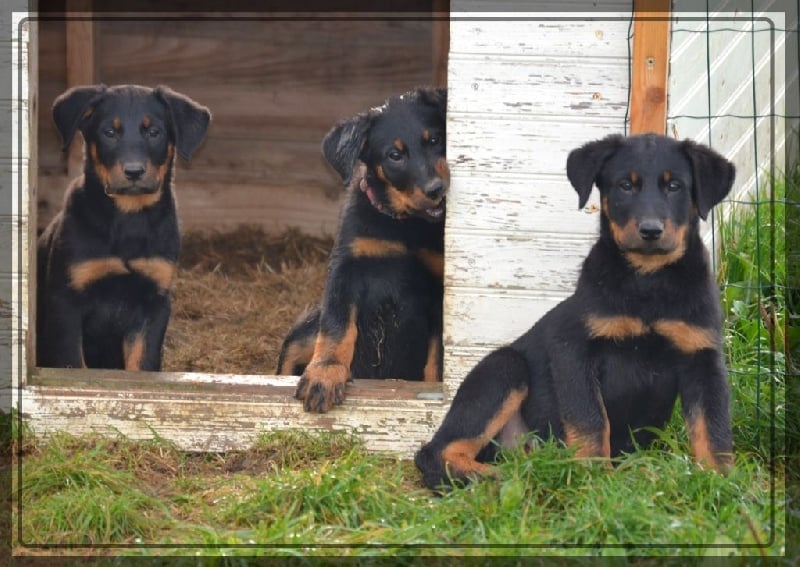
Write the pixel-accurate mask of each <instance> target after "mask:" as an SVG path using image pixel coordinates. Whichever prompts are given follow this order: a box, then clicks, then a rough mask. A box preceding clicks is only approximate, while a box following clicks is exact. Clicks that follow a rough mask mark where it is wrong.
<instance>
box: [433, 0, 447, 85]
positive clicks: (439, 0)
mask: <svg viewBox="0 0 800 567" xmlns="http://www.w3.org/2000/svg"><path fill="white" fill-rule="evenodd" d="M432 15H433V17H434V18H436V19H435V20H433V44H432V46H431V47H432V49H431V56H432V58H433V61H432V63H433V76H432V78H431V84H432V85H433V86H435V87H446V86H447V57H448V55H449V52H450V0H433V6H432Z"/></svg>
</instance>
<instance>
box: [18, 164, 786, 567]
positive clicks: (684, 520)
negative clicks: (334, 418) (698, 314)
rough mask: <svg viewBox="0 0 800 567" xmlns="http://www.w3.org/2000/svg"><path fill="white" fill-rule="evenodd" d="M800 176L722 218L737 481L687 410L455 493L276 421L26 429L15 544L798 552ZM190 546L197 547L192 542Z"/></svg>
mask: <svg viewBox="0 0 800 567" xmlns="http://www.w3.org/2000/svg"><path fill="white" fill-rule="evenodd" d="M799 187H800V168H795V169H794V170H792V171H790V172H789V173H788V174H787V176H786V181H785V182H784V181H779V182H776V183H775V184H774V188H773V194H774V203H775V206H774V209H770V206H769V205H768V204H766V205H765V204H763V203H762V204H760V205H758V207H756V206H755V205H752V204H742V205H739V206H738V207H735V208H734V210H733V212H732V214H731V216H730V217H729V218H726V219H723V220H722V221H721V227H720V228H721V241H720V243H719V244H720V247H721V248H720V250H721V251H720V255H719V257H718V264H719V266H720V286H721V289H722V298H723V308H724V311H725V314H726V323H725V334H726V356H727V357H728V365H729V369H730V377H731V384H732V394H733V415H732V417H733V426H734V442H735V450H736V455H735V467H734V469H733V470H732V471H731V473H730V474H729V475H728V476H727V477H723V476H721V475H719V474H716V473H714V472H710V471H704V470H701V469H700V468H699V467H698V466H697V465H696V464H695V463H693V461H692V459H691V457H690V456H689V455H690V448H689V444H688V441H687V438H686V433H685V431H684V427H683V423H682V419H681V417H680V412H679V409H678V408H676V411H675V415H674V417H673V419H672V420H671V421H670V423H669V425H668V426H667V427H666V429H665V431H664V432H662V433H661V435H660V439H659V441H658V442H657V443H656V444H655V445H654V447H652V448H650V449H648V450H641V451H638V452H637V453H636V454H633V455H628V456H625V457H624V458H622V459H620V460H619V466H617V467H616V468H615V469H610V468H608V467H606V466H603V465H602V464H599V463H587V462H585V461H578V460H575V459H573V458H572V455H571V453H570V452H569V451H568V450H567V449H564V448H563V447H561V446H559V445H557V444H554V443H549V442H548V443H544V442H539V441H537V445H538V447H537V449H536V450H534V451H531V452H529V453H527V454H526V453H525V452H523V451H509V452H506V453H505V454H504V455H502V457H501V460H500V462H499V463H498V465H497V467H498V469H499V477H498V479H496V480H495V479H492V480H486V481H484V482H480V483H475V484H472V485H470V486H468V487H466V488H462V489H456V490H454V491H452V492H451V493H448V494H446V495H445V496H443V497H437V496H434V495H432V494H431V493H430V492H428V491H427V490H425V489H423V488H422V486H421V484H420V479H419V475H418V472H417V471H416V469H415V468H414V466H413V464H412V463H411V462H410V461H408V460H401V459H396V458H389V457H386V456H383V455H375V454H369V453H368V452H366V451H365V450H364V448H363V446H362V445H361V443H360V442H359V440H358V439H357V438H356V437H355V436H351V435H346V434H341V433H339V434H331V433H327V434H322V433H308V432H302V431H284V432H274V433H270V434H267V435H264V436H263V437H261V438H260V439H259V440H258V441H257V443H255V444H254V445H253V447H251V448H249V449H248V450H247V451H242V452H233V453H228V454H224V455H215V454H205V455H190V454H185V453H182V452H180V451H178V450H177V449H176V448H175V447H173V446H172V445H170V444H169V443H167V442H165V441H163V440H159V439H156V440H153V441H148V442H133V441H129V440H125V439H113V438H108V437H99V436H86V437H81V438H74V437H70V436H69V435H65V434H64V435H57V436H54V437H52V438H50V439H48V440H47V442H39V440H37V439H36V438H35V437H34V436H33V435H32V434H31V432H30V431H28V430H24V431H22V432H16V435H15V436H14V439H13V440H12V441H11V447H12V449H13V450H14V451H17V450H19V451H20V452H21V453H22V454H23V455H24V456H23V458H22V460H21V472H22V476H21V477H20V478H16V470H14V471H13V472H14V477H15V478H14V481H15V486H18V485H20V484H21V487H22V490H21V493H20V497H19V500H17V492H16V491H14V493H13V499H14V502H13V503H14V512H15V520H20V521H21V526H22V541H16V539H15V541H14V545H15V550H16V552H18V553H43V551H40V550H37V548H36V547H35V544H76V545H79V546H86V545H89V544H92V543H104V544H116V545H118V546H119V547H117V548H112V549H101V550H97V549H91V548H88V547H79V548H77V549H75V550H71V551H70V550H61V549H60V550H57V551H55V552H58V553H76V554H97V553H101V554H105V555H140V556H161V555H169V556H187V555H190V556H198V555H199V556H202V557H207V561H208V562H211V563H213V564H216V563H221V564H229V563H235V562H236V561H235V559H234V558H235V557H246V556H253V555H282V556H287V557H289V556H302V555H307V554H315V555H326V556H331V557H334V556H339V555H353V556H367V555H370V556H371V555H390V556H408V558H409V559H408V560H407V561H411V560H412V559H413V557H414V556H420V555H426V556H429V555H436V556H442V557H443V558H446V557H448V556H452V555H459V554H468V555H476V556H483V555H508V556H515V555H521V554H528V555H544V554H548V555H551V554H555V555H571V556H586V555H590V556H605V555H627V556H640V555H647V556H650V555H655V556H664V557H666V556H681V557H687V556H698V555H699V556H708V555H729V554H731V555H745V556H756V557H759V556H762V555H770V556H772V555H783V554H786V555H788V556H789V557H791V558H792V559H793V560H794V561H795V562H796V561H797V560H798V559H800V555H798V552H797V542H796V540H795V539H791V538H790V537H789V535H787V533H788V532H787V526H788V528H790V529H791V531H792V533H796V532H797V528H798V523H799V522H798V520H799V518H798V515H797V513H796V511H795V508H796V505H795V504H794V503H795V502H796V501H797V498H798V497H800V493H798V491H797V489H796V488H795V487H796V486H797V484H798V483H797V480H799V479H797V478H796V476H792V474H791V472H787V471H791V470H793V469H792V468H791V467H792V466H795V467H796V466H797V462H796V459H795V460H794V461H792V460H788V459H787V458H786V455H790V454H796V452H797V451H796V449H797V447H798V446H799V445H800V443H798V428H797V424H796V418H795V417H794V416H793V415H792V413H791V412H787V403H786V398H787V396H786V385H787V381H788V377H791V376H795V377H796V375H797V366H796V365H797V361H798V357H797V356H796V351H797V345H798V338H799V337H800V333H799V332H798V323H799V322H800V321H799V320H798V316H797V313H798V310H797V305H798V302H799V300H800V295H798V290H797V288H796V287H793V282H796V280H793V279H792V274H791V272H790V271H789V270H790V269H791V268H790V267H788V266H787V262H786V261H785V259H786V255H787V253H789V254H791V250H797V249H798V248H797V244H798V243H797V242H796V241H793V240H792V239H795V238H796V237H797V231H796V230H795V231H791V230H790V231H789V232H787V231H786V228H785V227H786V224H785V223H786V222H791V221H792V219H793V218H795V219H796V218H797V215H795V216H794V217H792V215H787V210H788V209H789V208H790V207H794V206H798V205H796V203H798V202H799V201H798V196H800V195H798V194H799V193H800V189H799ZM756 197H757V199H756V198H754V199H752V200H751V201H756V200H762V201H763V200H765V195H764V194H760V195H757V196H756ZM756 227H758V232H756ZM756 234H758V238H755V236H756ZM773 237H774V238H773ZM773 242H774V246H775V247H774V249H771V246H772V243H773ZM773 259H774V260H775V261H774V262H773V261H772V260H773ZM789 383H791V382H789ZM795 399H796V397H795ZM13 422H14V424H15V422H16V420H13ZM771 422H774V440H775V442H774V443H772V442H771V435H770V424H771ZM3 443H4V446H5V443H6V441H5V440H4V441H3ZM794 470H796V468H795V469H794ZM787 481H789V482H787ZM791 481H793V482H791ZM786 485H788V488H786V487H785V486H786ZM787 502H788V506H787ZM19 510H21V514H19V515H18V514H17V513H18V512H19ZM14 538H16V530H15V531H14ZM787 540H788V541H789V547H787ZM151 544H161V545H168V546H169V545H172V546H174V547H151ZM190 544H192V545H195V546H198V547H192V548H189V549H187V548H185V547H182V546H185V545H190ZM509 544H511V546H509ZM31 545H33V546H34V547H30V546H31ZM376 545H381V546H383V547H376ZM203 546H205V547H203ZM53 552H54V551H53V550H50V551H47V553H53ZM217 556H228V557H217ZM190 561H192V562H193V563H192V564H194V561H195V560H194V559H192V560H190ZM742 561H750V560H747V559H743V560H742ZM684 562H685V559H680V560H677V561H676V564H678V563H680V564H683V563H684Z"/></svg>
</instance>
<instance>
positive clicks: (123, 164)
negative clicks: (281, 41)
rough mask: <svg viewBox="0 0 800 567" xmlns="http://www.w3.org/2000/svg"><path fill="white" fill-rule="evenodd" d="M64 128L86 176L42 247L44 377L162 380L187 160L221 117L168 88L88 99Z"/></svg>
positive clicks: (57, 116) (59, 103)
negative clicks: (78, 136)
mask: <svg viewBox="0 0 800 567" xmlns="http://www.w3.org/2000/svg"><path fill="white" fill-rule="evenodd" d="M53 118H54V120H55V124H56V127H57V128H58V130H59V132H60V133H61V136H62V138H63V141H64V149H66V148H68V147H69V144H70V142H71V141H72V138H73V136H74V135H75V132H76V131H78V130H80V131H81V133H82V134H83V138H84V140H85V160H84V172H83V175H82V176H80V177H78V178H76V179H75V180H74V181H73V182H72V184H71V185H70V186H69V188H68V189H67V192H66V195H65V198H64V208H63V209H62V210H61V211H60V212H59V213H58V215H56V217H55V218H54V219H53V221H52V222H51V223H50V224H49V225H48V227H47V229H46V230H45V231H44V233H43V234H42V235H41V237H40V238H39V242H38V317H37V343H38V344H37V359H38V364H39V366H55V367H72V368H80V367H89V368H124V369H126V370H159V369H160V367H161V350H162V343H163V340H164V332H165V331H166V328H167V321H168V319H169V315H170V288H171V286H172V281H173V278H174V276H175V271H176V262H177V260H178V252H179V249H180V235H179V233H178V219H177V216H176V213H175V198H174V195H173V189H172V181H173V164H174V161H175V152H176V151H177V153H179V154H180V155H181V156H182V157H183V158H184V159H189V157H190V156H191V154H192V152H194V151H195V150H196V149H197V147H198V146H199V145H200V143H201V142H202V141H203V139H204V137H205V134H206V130H207V128H208V124H209V120H210V118H211V115H210V113H209V112H208V110H207V109H206V108H204V107H201V106H199V105H197V104H196V103H195V102H193V101H192V100H190V99H188V98H187V97H185V96H183V95H181V94H178V93H176V92H173V91H171V90H170V89H168V88H166V87H158V88H156V89H150V88H146V87H140V86H134V85H121V86H115V87H106V86H104V85H97V86H87V87H76V88H73V89H71V90H69V91H67V92H65V93H64V94H62V95H61V96H59V97H58V99H56V101H55V103H54V104H53Z"/></svg>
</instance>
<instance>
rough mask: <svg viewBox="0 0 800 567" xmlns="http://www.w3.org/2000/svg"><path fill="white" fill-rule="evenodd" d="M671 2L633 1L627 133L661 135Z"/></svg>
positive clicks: (663, 0)
mask: <svg viewBox="0 0 800 567" xmlns="http://www.w3.org/2000/svg"><path fill="white" fill-rule="evenodd" d="M670 6H671V0H634V3H633V17H634V22H633V61H632V62H631V101H630V102H631V107H630V120H631V123H630V133H631V134H642V133H645V132H655V133H657V134H664V133H665V131H666V126H667V78H668V74H669V31H670V20H669V15H670Z"/></svg>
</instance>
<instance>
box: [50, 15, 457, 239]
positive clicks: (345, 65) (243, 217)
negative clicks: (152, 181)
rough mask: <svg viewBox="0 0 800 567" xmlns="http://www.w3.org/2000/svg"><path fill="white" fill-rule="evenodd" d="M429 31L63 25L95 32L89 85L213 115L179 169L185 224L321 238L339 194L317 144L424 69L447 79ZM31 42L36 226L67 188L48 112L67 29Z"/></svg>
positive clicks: (424, 78)
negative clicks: (181, 98) (169, 98)
mask: <svg viewBox="0 0 800 567" xmlns="http://www.w3.org/2000/svg"><path fill="white" fill-rule="evenodd" d="M435 23H436V22H434V21H432V20H430V19H425V18H420V17H417V18H410V17H409V18H402V17H398V18H396V19H387V20H363V19H362V20H360V21H359V20H354V19H351V20H348V19H342V20H334V19H324V18H321V19H314V18H313V14H305V19H295V20H287V19H285V18H284V19H270V14H268V13H264V14H262V15H260V16H259V17H258V18H250V19H242V18H241V17H239V18H238V19H236V18H227V19H224V18H223V19H221V18H219V17H217V18H209V19H193V20H189V19H183V20H181V19H177V20H176V19H172V20H169V19H158V18H156V19H147V20H136V19H116V20H114V19H112V20H108V19H102V20H100V19H98V20H95V21H93V22H71V23H70V24H69V25H70V27H73V26H78V25H80V26H82V27H81V29H82V30H84V31H85V29H86V28H90V29H91V30H93V41H94V45H95V48H94V53H95V55H96V57H95V59H96V63H95V65H94V66H93V67H96V81H98V82H103V83H105V84H108V85H112V84H117V83H139V84H144V85H149V86H155V85H157V84H166V85H169V86H170V87H171V88H173V89H175V90H177V91H179V92H182V93H185V94H186V95H188V96H190V97H192V98H194V99H195V100H197V101H198V102H200V103H202V104H204V105H206V106H208V107H209V108H210V109H211V110H212V113H213V116H214V117H213V121H212V125H211V128H210V130H209V134H208V137H207V139H206V142H205V144H204V146H203V147H202V148H201V149H200V150H199V151H198V152H197V153H196V154H195V156H194V157H193V161H192V163H191V164H187V163H184V162H182V161H179V163H178V171H177V175H176V186H177V198H178V202H179V206H180V214H181V223H182V226H183V227H184V228H225V227H231V226H235V225H237V224H241V223H250V224H258V225H261V226H263V227H264V228H265V229H267V230H269V231H280V230H282V229H284V228H286V227H288V226H295V227H298V228H300V229H301V230H303V231H304V232H306V233H309V234H315V235H321V234H333V233H335V231H336V227H337V221H338V214H339V205H340V202H341V198H342V196H343V193H344V192H343V189H342V187H341V184H340V183H339V180H338V177H337V176H336V174H335V173H334V172H333V171H332V170H331V169H330V168H329V167H328V166H327V164H326V163H325V162H324V160H323V158H322V156H321V153H320V144H321V141H322V138H323V136H324V135H325V133H326V132H327V131H328V129H330V128H331V127H332V126H333V124H334V123H335V122H337V121H338V120H340V119H342V118H346V117H349V116H352V115H353V114H356V113H357V112H361V111H363V110H365V109H367V108H370V107H372V106H375V105H377V104H380V103H381V102H382V101H383V100H384V99H385V98H386V97H387V96H389V95H390V94H396V93H400V92H404V91H406V90H409V89H411V88H414V87H415V86H418V85H423V84H430V83H431V82H432V81H433V80H435V77H434V66H435V65H438V66H439V76H438V79H437V80H438V81H443V80H446V78H444V77H443V76H442V74H441V71H442V68H443V69H444V70H445V71H446V52H445V53H444V54H443V55H442V54H441V53H438V54H433V53H432V52H433V44H434V41H436V42H438V43H437V44H438V45H440V46H442V49H445V48H446V36H445V34H444V33H443V31H442V30H441V29H439V30H438V32H437V31H436V29H435ZM444 23H445V25H446V21H445V22H444ZM40 37H41V41H40V42H39V56H40V62H41V65H40V93H41V100H42V105H41V108H40V111H39V115H38V119H39V125H40V144H41V145H40V160H39V185H40V187H41V191H40V197H39V203H38V205H39V208H38V213H39V215H38V219H37V226H38V227H40V228H41V227H43V226H45V225H46V223H47V222H48V221H49V220H50V218H52V216H53V215H54V214H55V213H56V212H57V211H58V209H59V208H60V207H61V199H62V195H63V191H64V188H65V187H66V185H67V182H68V179H69V177H68V175H67V168H66V162H65V159H64V156H62V155H61V152H60V140H59V137H58V133H57V131H56V129H55V127H54V126H53V124H52V118H51V116H50V107H51V105H52V102H53V100H54V99H55V97H56V96H57V95H58V94H60V93H61V92H62V91H63V90H64V89H65V88H67V86H68V85H71V82H70V77H71V76H72V75H71V74H69V73H67V71H66V70H65V59H64V57H65V56H64V54H65V47H66V46H67V45H68V39H69V37H71V35H69V36H68V35H67V34H66V33H65V23H64V22H63V21H47V22H45V21H43V22H40ZM80 45H81V46H82V47H83V49H84V51H85V50H87V48H86V44H85V43H81V44H80ZM87 57H89V56H88V55H87ZM442 59H444V60H443V61H442ZM435 60H436V61H435ZM437 61H438V62H437ZM78 147H79V146H78ZM78 155H80V150H78Z"/></svg>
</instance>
